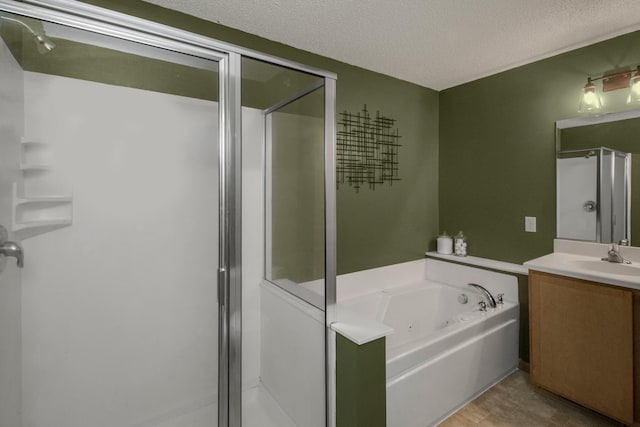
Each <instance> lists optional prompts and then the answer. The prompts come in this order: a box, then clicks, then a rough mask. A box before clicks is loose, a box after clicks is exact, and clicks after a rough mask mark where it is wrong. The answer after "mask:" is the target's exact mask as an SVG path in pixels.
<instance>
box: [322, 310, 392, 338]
mask: <svg viewBox="0 0 640 427" xmlns="http://www.w3.org/2000/svg"><path fill="white" fill-rule="evenodd" d="M335 319H336V321H335V322H332V323H331V329H333V330H334V331H336V332H338V333H340V334H341V335H343V336H345V337H346V338H349V339H350V340H351V341H352V342H354V343H356V344H358V345H362V344H366V343H368V342H371V341H374V340H377V339H378V338H382V337H386V336H387V335H390V334H392V333H393V332H394V331H393V328H390V327H389V326H387V325H385V324H384V323H380V322H377V321H375V320H373V319H369V318H368V317H364V316H361V315H360V314H358V313H355V312H353V311H352V310H350V309H349V308H347V307H344V306H341V305H340V304H338V305H336V311H335Z"/></svg>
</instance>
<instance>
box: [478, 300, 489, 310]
mask: <svg viewBox="0 0 640 427" xmlns="http://www.w3.org/2000/svg"><path fill="white" fill-rule="evenodd" d="M478 305H479V306H480V311H487V303H486V302H484V301H478Z"/></svg>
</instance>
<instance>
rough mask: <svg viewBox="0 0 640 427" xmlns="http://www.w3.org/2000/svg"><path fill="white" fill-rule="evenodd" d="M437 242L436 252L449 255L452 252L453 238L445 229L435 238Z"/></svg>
mask: <svg viewBox="0 0 640 427" xmlns="http://www.w3.org/2000/svg"><path fill="white" fill-rule="evenodd" d="M436 240H437V242H438V253H439V254H443V255H451V254H452V253H453V239H452V238H451V236H449V235H447V232H446V231H445V232H444V233H442V234H441V235H440V236H438V238H437V239H436Z"/></svg>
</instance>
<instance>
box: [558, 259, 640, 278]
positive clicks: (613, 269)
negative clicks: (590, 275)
mask: <svg viewBox="0 0 640 427" xmlns="http://www.w3.org/2000/svg"><path fill="white" fill-rule="evenodd" d="M570 262H571V264H573V265H575V266H576V267H579V268H582V269H585V270H590V271H593V272H598V273H605V274H622V275H625V276H640V263H638V264H617V263H613V262H607V261H600V260H572V261H570Z"/></svg>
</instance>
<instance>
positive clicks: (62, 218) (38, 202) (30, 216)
mask: <svg viewBox="0 0 640 427" xmlns="http://www.w3.org/2000/svg"><path fill="white" fill-rule="evenodd" d="M12 204H13V221H12V229H13V231H14V232H16V233H19V234H20V235H21V238H23V239H27V238H29V237H33V236H36V235H38V234H43V233H47V232H49V231H53V230H56V229H58V228H62V227H67V226H69V225H71V224H72V222H73V198H72V197H71V196H57V195H56V196H37V197H36V196H34V197H29V196H24V195H19V190H18V183H15V182H14V183H13V203H12Z"/></svg>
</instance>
